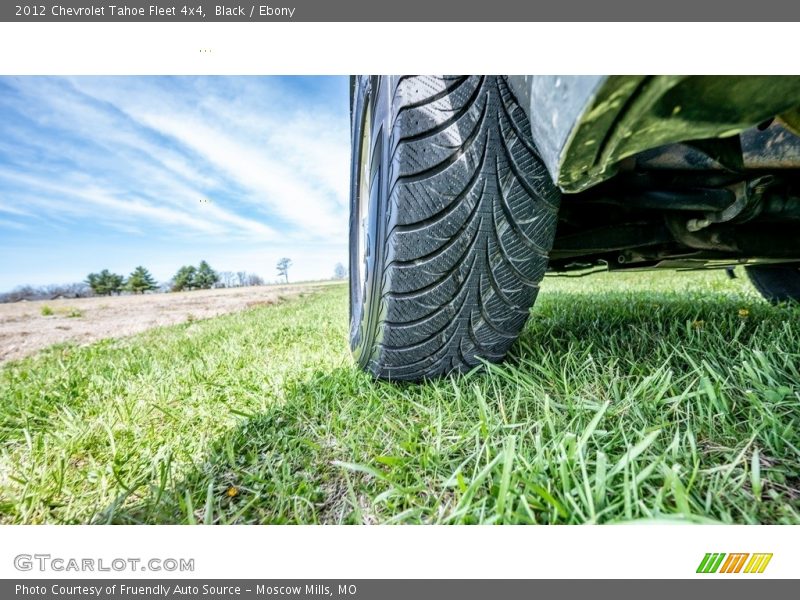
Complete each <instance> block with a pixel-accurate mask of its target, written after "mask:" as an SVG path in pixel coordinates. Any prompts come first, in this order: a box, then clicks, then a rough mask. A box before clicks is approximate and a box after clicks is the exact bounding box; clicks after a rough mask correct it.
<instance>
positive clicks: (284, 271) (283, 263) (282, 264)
mask: <svg viewBox="0 0 800 600" xmlns="http://www.w3.org/2000/svg"><path fill="white" fill-rule="evenodd" d="M291 266H292V260H291V259H289V258H285V257H284V258H282V259H280V260H279V261H278V275H279V276H280V277H283V278H284V280H285V281H286V283H289V267H291Z"/></svg>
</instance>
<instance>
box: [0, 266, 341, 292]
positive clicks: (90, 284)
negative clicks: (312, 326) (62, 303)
mask: <svg viewBox="0 0 800 600" xmlns="http://www.w3.org/2000/svg"><path fill="white" fill-rule="evenodd" d="M291 266H292V261H291V259H289V258H286V257H284V258H281V259H280V260H279V261H278V263H277V267H276V268H277V275H278V277H279V278H280V279H283V281H284V282H285V283H288V282H289V268H290V267H291ZM345 278H347V269H346V268H345V267H344V265H342V264H341V263H337V264H336V265H335V267H334V272H333V279H345ZM265 284H266V282H265V281H264V279H263V278H262V277H261V276H260V275H257V274H255V273H250V272H247V271H219V272H218V271H215V270H214V269H213V268H211V265H209V264H208V262H206V261H205V260H202V261H200V263H199V264H198V265H197V266H194V265H184V266H182V267H181V268H180V269H178V271H177V272H176V273H175V275H174V276H173V277H172V279H170V280H169V281H168V282H165V283H162V284H159V283H158V282H157V281H156V280H155V278H154V277H153V276H152V274H151V273H150V271H149V270H148V269H147V268H145V267H144V266H141V265H140V266H138V267H136V268H135V269H134V270H133V271H132V272H131V273H130V275H128V277H125V276H124V275H122V274H120V273H112V272H111V271H110V270H108V269H103V270H102V271H99V272H97V273H89V275H87V276H86V279H85V280H84V281H81V282H79V283H68V284H53V285H42V286H31V285H23V286H18V287H16V288H15V289H14V290H12V291H10V292H6V293H0V303H3V302H19V301H21V300H52V299H55V298H59V297H65V298H87V297H90V296H111V295H114V294H116V295H120V294H122V293H131V294H144V293H146V292H154V291H161V292H166V291H173V292H180V291H190V290H207V289H210V288H214V287H222V288H231V287H251V286H259V285H265Z"/></svg>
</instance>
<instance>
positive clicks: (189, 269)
mask: <svg viewBox="0 0 800 600" xmlns="http://www.w3.org/2000/svg"><path fill="white" fill-rule="evenodd" d="M196 276H197V269H196V268H195V267H193V266H192V265H184V266H183V267H181V268H180V269H178V272H177V273H175V277H173V278H172V291H173V292H182V291H184V290H193V289H194V288H195V287H196V286H197V284H196V282H195V277H196Z"/></svg>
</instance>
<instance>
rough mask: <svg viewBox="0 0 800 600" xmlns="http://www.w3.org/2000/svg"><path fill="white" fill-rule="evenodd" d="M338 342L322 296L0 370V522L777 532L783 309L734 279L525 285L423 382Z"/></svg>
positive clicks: (792, 397)
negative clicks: (525, 297)
mask: <svg viewBox="0 0 800 600" xmlns="http://www.w3.org/2000/svg"><path fill="white" fill-rule="evenodd" d="M112 300H118V299H112ZM346 336H347V288H346V286H344V285H336V286H329V287H326V288H324V289H321V290H319V291H316V292H315V293H313V294H305V295H303V296H302V297H301V296H298V297H295V298H293V299H286V300H282V301H280V302H278V303H276V304H274V305H264V306H253V307H251V308H246V309H245V310H242V311H240V312H236V313H234V314H228V315H224V316H218V317H215V318H211V319H208V320H198V319H195V320H191V321H186V320H185V319H184V320H183V322H181V323H179V324H175V325H170V326H165V327H159V328H155V329H150V330H148V331H144V332H142V333H138V334H136V335H133V336H131V337H126V338H122V339H107V340H103V341H98V342H96V343H93V344H90V345H87V346H75V345H72V344H61V345H57V346H53V347H49V348H47V349H45V350H43V351H41V352H40V353H38V354H36V355H35V356H33V357H30V358H25V359H22V360H18V361H9V362H7V363H6V364H5V365H4V366H3V367H2V368H1V370H0V394H1V397H0V449H1V450H0V452H1V454H0V522H4V523H612V522H629V521H670V522H675V521H682V522H693V523H716V522H722V523H791V524H800V308H798V307H796V306H780V307H771V306H769V305H768V304H766V303H765V302H763V301H762V300H761V299H760V298H758V297H757V295H756V294H755V292H754V290H753V289H752V288H751V286H750V285H749V284H748V283H747V281H746V280H745V279H744V278H742V277H741V274H740V278H739V279H736V280H732V281H731V280H728V279H727V278H726V277H725V276H724V275H723V274H721V273H719V272H711V273H679V274H675V273H654V274H603V275H595V276H592V277H586V278H578V279H574V278H572V279H567V278H559V277H548V278H547V279H546V280H545V282H544V283H543V285H542V293H541V295H540V298H539V302H538V303H537V305H536V307H535V308H534V310H533V315H532V319H531V320H530V321H529V323H528V325H527V327H526V329H525V331H524V333H523V336H522V338H521V340H520V342H519V343H518V344H517V345H516V346H515V347H514V350H513V353H512V356H511V357H510V361H509V362H507V363H506V364H504V365H497V366H492V367H490V368H489V370H488V372H483V373H479V372H475V373H471V374H469V375H466V376H461V377H452V378H446V379H442V380H438V381H435V382H431V383H428V384H426V385H395V384H391V383H381V382H375V381H373V380H372V379H371V378H370V377H368V376H366V375H365V374H363V373H361V372H359V371H357V370H356V369H355V368H354V367H353V366H352V364H351V361H350V358H349V354H348V351H347V347H346V341H345V340H346Z"/></svg>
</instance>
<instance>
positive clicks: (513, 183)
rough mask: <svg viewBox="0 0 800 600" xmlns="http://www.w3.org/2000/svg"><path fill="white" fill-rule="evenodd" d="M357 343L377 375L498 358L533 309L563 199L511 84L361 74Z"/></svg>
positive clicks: (445, 369) (356, 103) (430, 372)
mask: <svg viewBox="0 0 800 600" xmlns="http://www.w3.org/2000/svg"><path fill="white" fill-rule="evenodd" d="M351 106H352V135H353V144H352V172H351V201H350V215H351V216H350V273H351V277H350V344H351V348H352V351H353V354H354V357H355V359H356V361H357V362H358V364H359V365H360V366H361V367H362V368H364V369H366V370H367V371H369V372H370V373H372V374H373V375H374V376H376V377H379V378H384V379H392V380H412V381H414V380H421V379H425V378H432V377H436V376H439V375H443V374H446V373H449V372H451V371H466V370H469V369H471V368H473V367H474V366H476V365H479V364H480V363H481V361H482V360H488V361H499V360H501V359H502V358H503V357H504V356H505V354H506V352H507V351H508V349H509V347H510V346H511V344H512V343H513V342H514V340H516V338H517V336H518V335H519V332H520V330H521V329H522V327H523V325H524V324H525V321H526V320H527V318H528V314H529V312H530V307H531V306H532V305H533V302H534V300H535V299H536V294H537V292H538V289H539V282H540V281H541V279H542V277H543V275H544V272H545V269H546V267H547V255H548V252H549V251H550V248H551V246H552V243H553V236H554V233H555V227H556V217H557V211H558V205H559V200H560V196H559V192H558V190H557V188H556V187H555V186H554V185H553V183H552V181H551V179H550V177H549V175H548V174H547V171H546V170H545V167H544V165H543V164H542V162H541V160H540V159H539V157H538V155H537V153H536V150H535V148H534V147H533V145H532V142H531V140H530V125H529V123H528V120H527V117H526V116H525V113H524V112H523V110H522V109H521V108H520V106H519V105H518V104H517V102H516V100H515V99H514V97H513V96H512V94H511V91H510V89H509V87H508V85H507V83H506V80H505V79H504V78H503V77H477V76H476V77H411V76H399V77H376V76H371V77H359V78H358V79H357V80H356V81H355V82H354V86H353V98H352V105H351Z"/></svg>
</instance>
